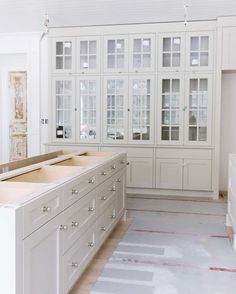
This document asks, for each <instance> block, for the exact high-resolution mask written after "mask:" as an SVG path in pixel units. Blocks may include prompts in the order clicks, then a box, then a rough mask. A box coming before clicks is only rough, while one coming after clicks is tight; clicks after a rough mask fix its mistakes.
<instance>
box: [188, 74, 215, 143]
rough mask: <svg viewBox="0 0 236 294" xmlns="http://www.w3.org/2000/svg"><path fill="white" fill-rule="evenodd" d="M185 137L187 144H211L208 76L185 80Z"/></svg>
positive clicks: (210, 87)
mask: <svg viewBox="0 0 236 294" xmlns="http://www.w3.org/2000/svg"><path fill="white" fill-rule="evenodd" d="M186 97H188V98H187V100H188V101H187V107H186V110H185V111H186V124H187V130H186V136H185V140H186V143H188V144H210V143H211V119H212V118H211V113H212V110H211V108H212V80H211V77H210V76H209V75H201V76H199V75H197V76H191V77H189V78H187V95H186Z"/></svg>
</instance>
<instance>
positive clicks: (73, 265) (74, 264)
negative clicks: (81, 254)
mask: <svg viewBox="0 0 236 294" xmlns="http://www.w3.org/2000/svg"><path fill="white" fill-rule="evenodd" d="M71 266H72V267H78V266H79V265H78V263H77V262H72V263H71Z"/></svg>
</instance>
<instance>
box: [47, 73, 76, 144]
mask: <svg viewBox="0 0 236 294" xmlns="http://www.w3.org/2000/svg"><path fill="white" fill-rule="evenodd" d="M52 100H53V101H52V105H53V108H52V110H53V113H52V118H53V124H52V130H51V132H52V138H53V140H54V141H57V142H60V141H61V142H75V78H74V77H68V76H62V77H61V76H59V77H54V78H53V79H52Z"/></svg>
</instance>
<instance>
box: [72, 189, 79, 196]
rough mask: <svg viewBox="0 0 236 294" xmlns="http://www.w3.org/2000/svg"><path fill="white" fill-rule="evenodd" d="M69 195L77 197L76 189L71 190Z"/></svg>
mask: <svg viewBox="0 0 236 294" xmlns="http://www.w3.org/2000/svg"><path fill="white" fill-rule="evenodd" d="M71 194H72V195H78V194H79V191H78V190H76V189H72V190H71Z"/></svg>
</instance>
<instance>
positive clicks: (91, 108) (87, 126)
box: [80, 80, 98, 140]
mask: <svg viewBox="0 0 236 294" xmlns="http://www.w3.org/2000/svg"><path fill="white" fill-rule="evenodd" d="M97 123H98V122H97V82H96V80H81V81H80V139H86V140H93V139H96V138H97Z"/></svg>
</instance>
